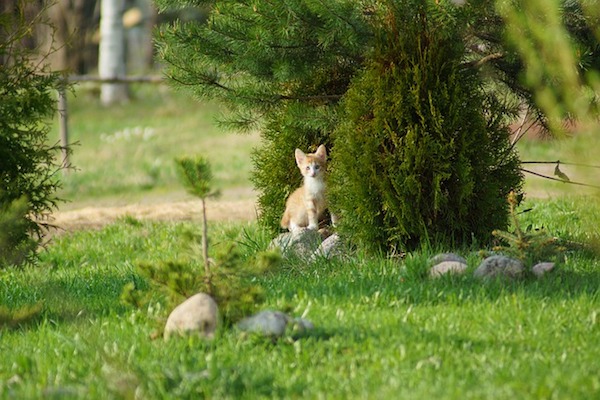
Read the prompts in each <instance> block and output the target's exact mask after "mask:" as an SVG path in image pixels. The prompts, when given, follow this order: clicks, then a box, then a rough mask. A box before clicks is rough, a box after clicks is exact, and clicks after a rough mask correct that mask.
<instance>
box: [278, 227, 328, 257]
mask: <svg viewBox="0 0 600 400" xmlns="http://www.w3.org/2000/svg"><path fill="white" fill-rule="evenodd" d="M322 241H323V239H322V237H321V234H320V233H319V232H318V231H316V230H314V229H306V228H302V229H296V230H293V231H291V232H286V233H282V234H281V235H279V236H277V237H276V238H275V239H273V240H272V241H271V243H270V244H269V249H279V250H281V254H283V256H284V257H287V256H289V255H291V254H295V255H296V256H298V257H300V258H304V259H308V258H309V257H310V256H311V255H312V254H313V253H314V252H315V250H316V249H317V248H318V247H319V246H320V245H321V242H322Z"/></svg>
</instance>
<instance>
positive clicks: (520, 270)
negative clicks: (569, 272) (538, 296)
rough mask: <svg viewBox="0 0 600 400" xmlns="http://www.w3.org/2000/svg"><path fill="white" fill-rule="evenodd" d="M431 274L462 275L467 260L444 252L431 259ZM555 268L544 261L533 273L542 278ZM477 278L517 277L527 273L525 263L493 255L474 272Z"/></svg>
mask: <svg viewBox="0 0 600 400" xmlns="http://www.w3.org/2000/svg"><path fill="white" fill-rule="evenodd" d="M429 265H431V268H430V269H429V276H431V277H432V278H438V277H440V276H443V275H447V274H457V275H462V274H464V273H466V272H467V269H468V266H467V261H466V260H465V259H464V258H463V257H461V256H459V255H456V254H453V253H442V254H438V255H436V256H435V257H432V258H431V259H430V260H429ZM553 269H554V263H551V262H543V263H539V264H536V265H534V266H533V268H532V269H531V271H532V272H533V274H534V275H535V276H536V277H538V278H541V277H542V276H544V275H545V274H546V273H548V272H550V271H552V270H553ZM473 275H474V276H475V277H476V278H480V279H493V278H508V279H517V278H520V277H523V276H524V275H525V265H524V264H523V262H521V261H520V260H517V259H514V258H510V257H507V256H503V255H492V256H490V257H487V258H486V259H484V260H483V261H482V262H481V263H480V264H479V266H478V267H477V268H476V269H475V271H474V272H473Z"/></svg>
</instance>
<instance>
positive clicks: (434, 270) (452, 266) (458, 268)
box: [429, 261, 467, 278]
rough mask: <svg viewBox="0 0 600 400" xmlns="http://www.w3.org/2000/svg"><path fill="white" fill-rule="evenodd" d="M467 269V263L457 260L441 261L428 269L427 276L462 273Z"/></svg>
mask: <svg viewBox="0 0 600 400" xmlns="http://www.w3.org/2000/svg"><path fill="white" fill-rule="evenodd" d="M466 270H467V264H465V263H462V262H459V261H442V262H441V263H439V264H436V265H434V266H433V267H431V269H430V270H429V276H431V277H432V278H439V277H440V276H442V275H446V274H453V275H462V274H464V273H465V271H466Z"/></svg>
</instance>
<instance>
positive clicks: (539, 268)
mask: <svg viewBox="0 0 600 400" xmlns="http://www.w3.org/2000/svg"><path fill="white" fill-rule="evenodd" d="M553 270H554V263H553V262H542V263H537V264H535V265H534V266H533V267H532V268H531V272H533V274H534V275H535V276H536V277H537V278H541V277H542V276H544V275H546V273H548V272H551V271H553Z"/></svg>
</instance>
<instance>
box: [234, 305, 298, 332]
mask: <svg viewBox="0 0 600 400" xmlns="http://www.w3.org/2000/svg"><path fill="white" fill-rule="evenodd" d="M289 321H290V317H288V316H287V315H286V314H284V313H282V312H279V311H271V310H265V311H261V312H259V313H258V314H255V315H253V316H250V317H248V318H244V319H243V320H241V321H240V322H238V323H237V325H236V326H237V328H238V329H239V330H241V331H244V332H252V333H258V334H261V335H264V336H273V337H280V336H283V334H284V333H285V328H286V327H287V324H288V322H289Z"/></svg>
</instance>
